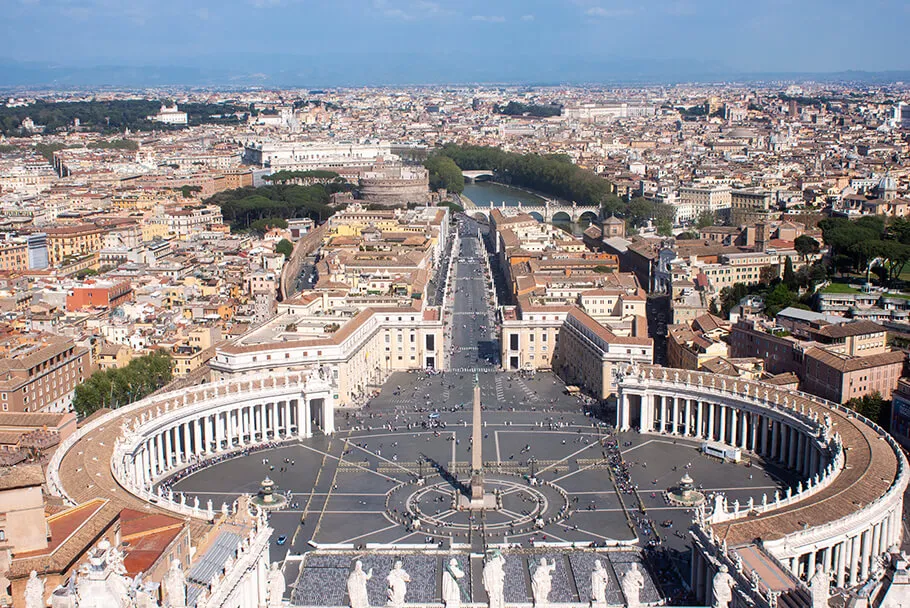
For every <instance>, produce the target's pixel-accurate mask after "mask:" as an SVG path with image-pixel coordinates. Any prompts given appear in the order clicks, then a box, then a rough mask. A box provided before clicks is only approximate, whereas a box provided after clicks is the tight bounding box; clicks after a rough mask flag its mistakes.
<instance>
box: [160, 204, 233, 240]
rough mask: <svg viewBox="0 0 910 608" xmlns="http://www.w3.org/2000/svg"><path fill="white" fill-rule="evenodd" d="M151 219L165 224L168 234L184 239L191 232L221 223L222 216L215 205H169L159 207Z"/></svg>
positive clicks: (194, 232)
mask: <svg viewBox="0 0 910 608" xmlns="http://www.w3.org/2000/svg"><path fill="white" fill-rule="evenodd" d="M152 221H153V222H154V223H156V224H162V225H164V226H167V231H168V234H172V235H175V236H176V237H177V238H179V239H186V238H187V237H189V236H190V235H192V234H196V233H198V232H203V231H205V230H209V229H210V228H211V227H212V226H214V225H220V224H222V223H223V222H224V218H223V217H222V216H221V208H220V207H218V206H217V205H204V206H203V205H200V206H196V207H182V206H180V207H174V206H169V207H162V208H160V209H159V210H158V212H157V213H156V214H155V217H154V219H153V220H152Z"/></svg>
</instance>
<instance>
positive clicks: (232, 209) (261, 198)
mask: <svg viewBox="0 0 910 608" xmlns="http://www.w3.org/2000/svg"><path fill="white" fill-rule="evenodd" d="M352 189H353V186H351V185H350V184H346V183H337V182H331V183H328V184H314V185H312V186H299V185H296V184H291V185H285V184H276V185H274V186H261V187H259V188H254V187H252V186H247V187H245V188H237V189H236V190H225V191H224V192H219V193H218V194H215V195H214V196H212V197H210V198H208V199H207V200H206V201H205V202H206V203H207V204H210V205H218V206H219V207H220V208H221V214H222V216H224V219H225V220H227V221H228V222H230V223H231V226H232V227H233V228H234V229H236V230H247V229H250V228H251V227H252V225H253V223H254V222H256V220H264V219H267V218H269V219H270V218H280V219H291V218H302V217H308V218H312V219H313V220H314V221H316V222H317V223H319V222H322V221H324V220H326V219H327V218H328V217H329V216H330V215H332V213H334V210H333V209H332V208H331V207H329V201H330V198H329V197H330V196H331V195H332V194H334V193H336V192H349V191H350V190H352Z"/></svg>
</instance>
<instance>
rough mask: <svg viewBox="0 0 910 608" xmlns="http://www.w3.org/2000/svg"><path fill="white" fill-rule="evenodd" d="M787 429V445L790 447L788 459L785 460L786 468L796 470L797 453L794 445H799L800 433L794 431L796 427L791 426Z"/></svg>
mask: <svg viewBox="0 0 910 608" xmlns="http://www.w3.org/2000/svg"><path fill="white" fill-rule="evenodd" d="M788 429H789V433H788V435H789V438H788V439H787V443H788V445H789V447H790V457H789V458H788V459H787V466H788V467H789V468H791V469H795V468H796V452H797V448H796V444H797V443H799V435H800V433H799V431H797V430H796V427H792V426H791V427H788Z"/></svg>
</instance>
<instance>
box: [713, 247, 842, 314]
mask: <svg viewBox="0 0 910 608" xmlns="http://www.w3.org/2000/svg"><path fill="white" fill-rule="evenodd" d="M774 274H775V272H774V270H773V269H772V267H770V266H768V267H766V268H763V269H762V273H761V277H760V278H759V282H758V284H755V285H746V284H744V283H736V284H734V285H732V286H730V287H724V288H723V289H721V290H720V294H719V297H718V298H717V299H716V300H714V301H713V302H712V303H711V313H712V314H716V315H721V316H723V317H724V318H727V317H729V315H730V310H732V309H733V307H734V306H736V305H737V304H739V302H740V300H742V299H743V298H745V297H746V296H749V295H754V296H759V297H761V298H762V299H763V300H764V303H765V315H766V316H767V317H768V318H770V319H773V318H774V317H776V316H777V313H779V312H780V311H781V310H783V309H785V308H787V307H790V306H792V307H794V308H801V309H803V310H810V301H811V299H812V296H813V294H814V293H815V288H816V286H817V285H818V284H819V283H821V282H823V281H825V280H827V279H828V272H827V268H826V266H825V264H824V263H823V262H821V261H817V262H815V263H813V264H812V265H810V266H804V267H802V268H800V269H799V270H794V268H793V262H792V261H791V260H790V258H787V260H786V262H785V263H784V268H783V272H782V276H781V277H775V276H774ZM800 293H802V294H803V295H800Z"/></svg>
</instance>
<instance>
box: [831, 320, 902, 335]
mask: <svg viewBox="0 0 910 608" xmlns="http://www.w3.org/2000/svg"><path fill="white" fill-rule="evenodd" d="M883 331H885V328H884V327H882V326H881V325H879V324H878V323H874V322H872V321H852V322H850V323H838V324H836V325H825V326H822V327H820V328H818V329H816V330H815V333H816V334H818V335H820V336H825V337H828V338H847V337H849V336H862V335H865V334H874V333H880V332H883Z"/></svg>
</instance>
